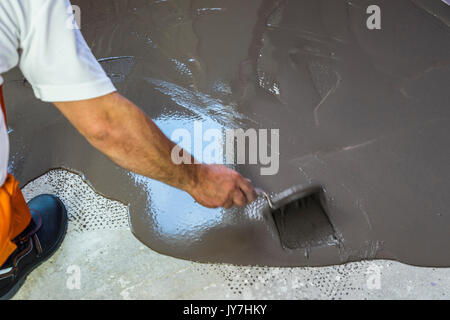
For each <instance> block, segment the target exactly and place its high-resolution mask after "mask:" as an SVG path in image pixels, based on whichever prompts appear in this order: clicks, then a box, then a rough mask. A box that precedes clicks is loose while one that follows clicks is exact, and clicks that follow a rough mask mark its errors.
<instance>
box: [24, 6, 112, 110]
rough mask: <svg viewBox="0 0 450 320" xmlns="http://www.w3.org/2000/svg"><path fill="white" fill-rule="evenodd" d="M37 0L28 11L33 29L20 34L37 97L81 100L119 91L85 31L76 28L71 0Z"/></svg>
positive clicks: (50, 99) (51, 99)
mask: <svg viewBox="0 0 450 320" xmlns="http://www.w3.org/2000/svg"><path fill="white" fill-rule="evenodd" d="M34 1H36V0H34ZM36 2H39V6H32V9H31V10H30V11H32V12H28V13H27V15H29V17H30V18H29V19H30V20H31V22H30V24H29V28H28V30H27V31H26V32H25V33H23V34H21V36H20V37H21V44H20V51H21V52H20V59H19V66H20V68H21V70H22V72H23V74H24V76H25V77H26V79H27V80H28V82H30V84H31V85H32V87H33V90H34V93H35V95H36V97H37V98H38V99H41V100H43V101H49V102H63V101H77V100H85V99H91V98H96V97H100V96H103V95H106V94H108V93H111V92H114V91H116V89H115V87H114V85H113V84H112V82H111V80H110V79H109V78H108V76H107V75H106V73H105V72H104V70H103V69H102V67H101V66H100V64H99V63H98V61H97V59H96V58H95V57H94V55H93V54H92V52H91V50H90V49H89V47H88V45H87V44H86V41H85V40H84V38H83V36H82V34H81V32H80V31H79V30H77V29H76V28H73V24H72V21H73V15H72V10H71V4H70V2H69V1H68V0H41V1H36ZM36 2H35V3H36Z"/></svg>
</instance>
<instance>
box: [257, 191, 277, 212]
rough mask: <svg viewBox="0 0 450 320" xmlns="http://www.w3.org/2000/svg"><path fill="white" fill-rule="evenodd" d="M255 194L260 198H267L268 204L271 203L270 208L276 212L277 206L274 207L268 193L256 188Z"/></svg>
mask: <svg viewBox="0 0 450 320" xmlns="http://www.w3.org/2000/svg"><path fill="white" fill-rule="evenodd" d="M255 192H256V194H257V195H258V196H262V197H264V198H266V200H267V202H268V203H269V207H270V208H271V209H272V210H275V206H274V205H273V203H272V200H271V199H270V197H269V195H268V194H267V192H265V191H264V190H263V189H260V188H255Z"/></svg>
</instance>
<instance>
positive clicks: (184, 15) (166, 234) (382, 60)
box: [4, 0, 450, 267]
mask: <svg viewBox="0 0 450 320" xmlns="http://www.w3.org/2000/svg"><path fill="white" fill-rule="evenodd" d="M73 4H76V5H78V6H79V7H80V9H81V17H82V19H81V30H82V32H83V34H84V36H85V37H86V40H87V42H88V44H89V45H90V46H91V48H92V50H93V53H94V54H95V55H96V57H97V58H98V59H99V61H100V63H101V64H102V66H103V67H104V68H105V70H106V72H107V73H108V75H109V76H110V77H111V79H112V80H113V81H114V83H115V85H116V87H117V89H118V90H119V92H120V93H122V94H123V95H125V96H126V97H127V98H129V99H130V100H132V101H134V102H135V103H136V104H137V105H138V106H139V107H140V108H142V109H143V110H144V112H146V113H147V114H148V115H149V116H150V117H151V118H152V119H154V120H155V122H156V123H157V124H158V125H159V126H160V127H161V128H162V130H163V131H164V132H165V133H166V134H167V135H169V136H171V134H172V133H173V132H174V131H175V130H176V129H180V128H184V129H187V130H188V131H189V132H190V133H191V134H192V135H194V133H195V132H196V129H195V125H194V123H195V121H198V122H200V123H201V125H202V128H203V132H204V131H205V130H208V129H219V130H221V131H224V130H225V129H227V128H242V129H244V130H247V129H257V130H258V129H268V130H269V132H270V130H272V129H278V130H279V171H278V172H277V173H276V174H275V175H261V169H262V168H267V167H268V165H267V164H263V163H262V162H260V161H258V164H255V165H254V164H245V165H235V166H233V167H234V168H235V169H236V170H238V171H239V172H240V173H242V174H243V175H245V176H246V177H248V178H250V179H251V180H252V182H253V183H254V184H255V185H256V186H258V187H260V188H262V189H263V190H265V191H266V192H268V193H269V194H270V196H271V197H273V198H274V199H281V200H282V199H283V197H288V196H289V195H291V194H292V192H293V191H295V190H297V191H298V190H303V189H308V188H310V187H311V186H317V185H319V186H321V187H322V188H323V198H324V199H323V209H324V215H322V216H320V217H321V218H320V219H319V220H320V221H319V220H317V222H318V227H317V228H319V229H320V228H321V226H322V227H323V228H321V229H320V230H322V231H321V232H322V233H318V234H319V236H318V237H315V236H314V235H315V233H314V232H317V230H318V229H317V228H316V227H315V224H314V223H311V224H310V227H309V228H305V225H303V224H302V221H304V219H303V218H304V217H306V215H301V210H300V211H298V212H299V214H300V215H301V217H299V216H297V215H295V214H294V215H292V216H291V215H290V214H291V211H289V214H288V218H289V221H290V222H292V223H289V224H285V228H284V229H282V233H281V235H280V232H279V231H280V230H279V228H277V218H276V217H274V215H273V213H272V212H271V211H270V210H269V208H268V205H267V202H266V201H265V200H264V199H262V198H260V199H258V201H257V202H255V203H254V204H252V205H251V206H249V207H247V208H243V209H230V210H223V209H216V210H211V209H206V208H203V207H201V206H200V205H198V204H196V203H195V202H194V201H193V199H192V198H191V197H190V196H189V195H187V194H185V193H183V192H182V191H179V190H175V189H173V188H171V187H168V186H166V185H163V184H161V183H159V182H155V181H152V180H150V179H147V178H145V177H142V176H138V175H136V174H132V173H129V172H127V171H125V170H123V169H121V168H119V167H117V166H116V165H114V164H113V163H112V162H111V161H110V160H108V159H107V158H106V157H105V156H103V155H102V154H100V153H99V152H98V151H96V150H94V149H93V148H92V147H91V146H90V145H89V144H88V143H87V142H86V141H85V140H84V139H83V138H82V137H81V136H80V135H79V134H78V133H77V132H76V130H75V129H74V128H72V127H71V126H70V124H69V123H68V122H67V120H65V119H64V118H63V116H62V115H61V114H59V113H58V112H57V110H56V109H55V108H54V107H52V106H51V105H50V104H45V103H41V102H39V101H37V100H36V99H35V98H34V96H33V92H32V89H31V88H30V85H29V84H28V83H26V82H25V81H24V79H23V76H22V75H21V73H20V71H19V70H18V69H14V70H12V71H10V72H9V73H8V74H6V75H5V81H6V82H5V87H4V89H5V95H6V104H7V107H8V114H9V122H8V125H9V127H10V128H9V129H10V131H9V132H10V142H11V159H10V160H11V161H10V171H11V172H12V173H14V175H15V176H16V177H17V178H18V179H19V180H20V181H21V182H22V185H25V184H26V183H27V182H29V181H31V180H33V179H35V178H37V177H39V176H41V175H42V174H44V173H45V172H47V171H49V170H50V169H53V168H65V169H69V170H71V171H74V172H82V173H83V174H84V175H85V177H86V179H87V180H88V181H89V182H90V183H91V185H92V187H93V188H94V189H95V190H96V191H97V192H99V193H100V194H103V195H105V196H106V197H107V198H110V199H115V200H117V201H118V202H117V210H118V211H117V212H119V211H120V212H122V211H121V210H122V209H120V210H119V208H127V206H128V208H129V216H130V226H131V231H132V232H133V234H134V235H135V236H136V237H137V238H138V239H139V240H140V241H141V242H142V243H144V244H145V245H147V246H148V247H150V248H152V249H153V250H155V251H157V252H160V253H163V254H166V255H170V256H173V257H177V258H182V259H188V260H194V261H200V262H208V263H221V262H224V263H232V264H238V265H264V266H284V267H286V266H323V265H333V264H341V263H346V262H351V261H359V260H364V259H382V258H384V259H394V260H398V261H401V262H404V263H408V264H413V265H420V266H440V267H442V266H450V254H449V252H450V250H449V245H450V241H449V226H450V211H449V208H450V197H449V191H448V190H450V166H449V164H450V139H449V133H450V122H449V119H450V108H449V101H450V91H449V90H448V84H449V83H450V41H449V40H450V32H449V30H450V28H449V26H450V22H449V21H450V11H449V10H450V7H449V6H448V5H447V4H446V3H444V2H443V1H440V0H429V1H428V0H427V1H424V0H398V1H390V0H389V1H388V0H383V1H382V0H376V1H366V0H354V1H345V0H320V1H319V0H285V1H283V0H246V1H241V0H227V1H221V0H208V1H206V0H168V1H148V0H97V1H88V0H74V1H73ZM371 5H376V6H378V8H379V9H380V12H381V21H380V23H381V24H380V29H377V28H375V29H373V28H372V29H371V28H368V23H367V22H368V19H369V18H370V16H371V14H370V13H368V7H369V6H371ZM372 8H373V7H372ZM369 11H370V10H369ZM371 12H372V11H371ZM372 22H373V21H372ZM202 138H203V137H200V138H199V137H196V138H195V139H194V140H195V141H198V140H202ZM272 138H274V136H272V137H269V140H268V145H269V146H271V145H274V142H275V141H272V140H271V139H272ZM275 138H276V137H275ZM205 140H206V139H205ZM194 151H195V150H194ZM197 151H198V150H197ZM268 151H269V153H270V149H269V150H268ZM200 153H201V150H200ZM194 155H195V156H197V157H198V156H199V154H198V152H194ZM49 183H50V182H49ZM50 184H51V183H50ZM61 192H62V191H61ZM86 194H88V193H86ZM81 196H85V195H84V194H80V197H81ZM119 202H120V203H123V204H124V205H121V204H119ZM115 210H116V209H114V210H113V211H112V212H116V211H115ZM92 217H93V216H92ZM71 219H72V221H73V222H75V221H76V219H77V218H76V217H75V216H74V217H72V218H71ZM78 219H81V220H80V221H79V222H76V223H78V224H79V228H80V230H81V229H82V228H83V226H84V225H87V224H85V223H84V222H83V221H82V218H78ZM114 219H119V221H120V223H119V225H121V226H122V225H123V226H124V225H125V220H124V215H121V214H119V213H117V216H116V215H115V214H113V216H111V217H109V218H108V219H106V221H109V222H104V223H106V224H107V226H108V227H109V226H110V225H114V223H115V222H113V221H115V220H114ZM94 220H95V219H94ZM280 221H281V222H283V221H286V220H283V219H281V220H278V222H280ZM310 221H311V222H312V221H315V220H314V219H312V220H310ZM279 225H280V224H279ZM100 227H102V226H100Z"/></svg>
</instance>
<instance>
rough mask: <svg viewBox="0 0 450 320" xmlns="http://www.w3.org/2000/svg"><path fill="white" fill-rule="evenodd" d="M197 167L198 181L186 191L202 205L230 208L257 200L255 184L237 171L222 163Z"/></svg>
mask: <svg viewBox="0 0 450 320" xmlns="http://www.w3.org/2000/svg"><path fill="white" fill-rule="evenodd" d="M197 169H198V170H197V171H198V172H197V177H198V179H197V183H196V184H195V186H194V187H193V189H191V190H189V189H188V190H186V191H187V192H188V193H189V194H190V195H191V196H192V197H193V198H194V199H195V200H196V201H197V202H198V203H200V204H201V205H203V206H205V207H208V208H217V207H224V208H226V209H228V208H231V207H232V206H238V207H242V206H245V205H247V204H249V203H251V202H253V201H254V200H255V198H256V193H255V190H254V188H253V186H252V185H251V183H250V182H249V181H248V180H247V179H245V178H243V177H242V176H241V175H240V174H239V173H237V172H236V171H234V170H231V169H229V168H227V167H225V166H222V165H199V166H198V167H197Z"/></svg>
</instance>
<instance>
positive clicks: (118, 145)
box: [54, 92, 255, 208]
mask: <svg viewBox="0 0 450 320" xmlns="http://www.w3.org/2000/svg"><path fill="white" fill-rule="evenodd" d="M54 104H55V106H56V107H57V108H58V109H59V110H60V111H61V112H62V113H63V114H64V116H66V117H67V119H68V120H69V121H70V122H71V123H72V124H73V125H74V126H75V127H76V128H77V130H78V131H79V132H80V133H81V134H82V135H83V136H84V137H86V139H87V140H88V141H89V142H90V143H91V144H92V145H93V146H94V147H96V148H97V149H99V150H100V151H101V152H103V153H104V154H106V155H107V156H108V157H109V158H111V159H112V160H113V161H114V162H115V163H117V164H118V165H120V166H121V167H123V168H125V169H128V170H130V171H133V172H135V173H138V174H141V175H144V176H147V177H149V178H152V179H156V180H159V181H161V182H164V183H166V184H169V185H171V186H173V187H176V188H178V189H181V190H184V191H186V192H188V193H189V194H190V195H191V196H192V197H193V198H194V199H196V200H197V201H198V202H199V203H200V204H202V205H204V206H206V207H210V208H215V207H225V208H229V207H231V206H233V205H237V206H243V205H246V204H247V203H250V202H252V201H253V200H254V199H255V191H254V189H253V187H252V185H251V184H250V183H249V182H248V181H247V180H246V179H244V178H243V177H242V176H241V175H240V174H238V173H237V172H235V171H234V170H231V169H229V168H227V167H225V166H222V165H205V164H200V165H194V164H180V165H176V164H175V163H173V161H172V158H171V153H172V149H173V147H174V146H175V144H174V143H173V142H172V141H170V140H169V139H168V138H167V137H166V136H165V135H164V134H163V133H162V132H161V130H160V129H159V128H158V126H157V125H156V124H155V123H154V122H153V121H152V120H151V119H150V118H149V117H148V116H147V115H146V114H145V113H143V112H142V111H141V110H140V109H139V108H138V107H137V106H136V105H134V104H133V103H132V102H131V101H129V100H127V99H126V98H124V97H123V96H121V95H120V94H119V93H116V92H115V93H111V94H108V95H106V96H103V97H99V98H95V99H90V100H82V101H73V102H55V103H54ZM184 152H185V151H184ZM189 156H190V155H189ZM192 163H193V161H192Z"/></svg>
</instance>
